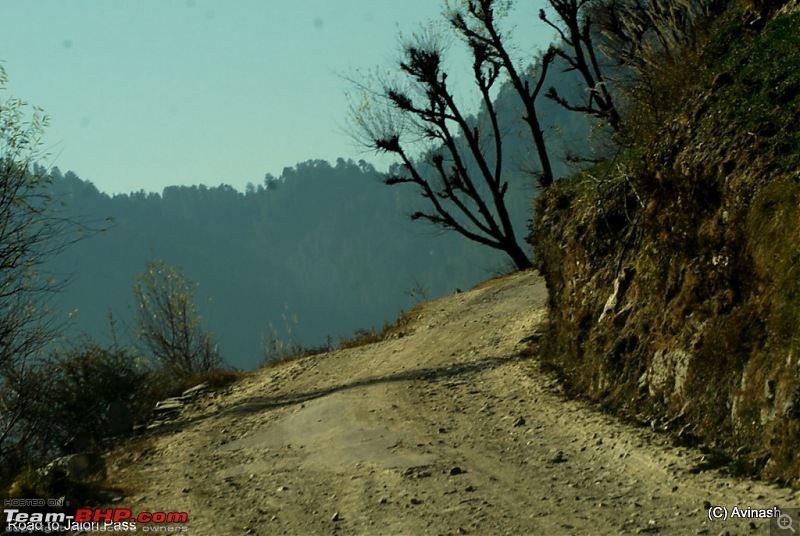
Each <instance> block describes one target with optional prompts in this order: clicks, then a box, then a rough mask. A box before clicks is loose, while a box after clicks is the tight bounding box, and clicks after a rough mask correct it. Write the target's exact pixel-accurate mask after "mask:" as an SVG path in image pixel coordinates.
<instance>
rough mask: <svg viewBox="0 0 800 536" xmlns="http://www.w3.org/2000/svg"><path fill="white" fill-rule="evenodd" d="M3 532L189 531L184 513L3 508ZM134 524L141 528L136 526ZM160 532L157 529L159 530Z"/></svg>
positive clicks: (121, 509) (100, 509) (116, 509)
mask: <svg viewBox="0 0 800 536" xmlns="http://www.w3.org/2000/svg"><path fill="white" fill-rule="evenodd" d="M4 512H5V524H6V531H7V532H9V533H11V532H23V533H24V532H39V533H41V532H45V533H58V532H68V531H84V532H136V531H137V530H141V532H164V530H163V529H164V527H158V526H147V525H145V524H154V525H164V524H170V525H177V524H181V525H183V526H179V527H176V526H173V527H170V528H171V530H169V532H188V528H187V527H186V523H187V521H188V520H189V515H188V514H187V513H186V512H140V513H138V514H136V515H133V512H131V511H130V510H129V509H127V508H107V509H102V508H95V509H89V508H79V509H78V510H77V511H76V512H75V514H74V515H67V514H65V513H63V512H22V511H20V510H19V509H16V508H6V509H5V510H4ZM137 523H139V524H140V525H145V526H140V527H137ZM159 529H160V530H159Z"/></svg>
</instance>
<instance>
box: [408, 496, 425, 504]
mask: <svg viewBox="0 0 800 536" xmlns="http://www.w3.org/2000/svg"><path fill="white" fill-rule="evenodd" d="M410 502H411V504H422V499H417V498H416V497H411V501H410Z"/></svg>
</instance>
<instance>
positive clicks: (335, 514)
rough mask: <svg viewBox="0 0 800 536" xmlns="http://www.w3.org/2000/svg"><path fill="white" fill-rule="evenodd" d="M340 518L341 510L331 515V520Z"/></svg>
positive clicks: (334, 520)
mask: <svg viewBox="0 0 800 536" xmlns="http://www.w3.org/2000/svg"><path fill="white" fill-rule="evenodd" d="M340 519H341V516H340V515H339V512H334V513H333V515H332V516H331V521H333V522H336V521H339V520H340Z"/></svg>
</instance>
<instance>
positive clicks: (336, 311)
mask: <svg viewBox="0 0 800 536" xmlns="http://www.w3.org/2000/svg"><path fill="white" fill-rule="evenodd" d="M553 83H554V84H556V85H559V86H560V87H561V90H562V92H563V91H568V87H569V85H570V79H569V75H562V76H560V77H555V78H554V82H553ZM496 102H497V108H498V110H499V116H500V119H501V122H502V123H503V125H504V131H505V132H506V137H505V138H504V146H505V150H504V154H503V167H504V169H505V170H506V171H505V177H506V180H507V181H508V182H509V184H510V188H509V192H508V193H507V195H506V203H507V205H508V208H509V211H510V214H511V216H512V218H513V222H514V225H515V227H516V228H517V229H518V233H519V235H520V236H521V235H522V234H523V231H524V229H525V226H526V225H527V222H528V221H529V220H530V218H531V215H532V203H531V199H532V198H533V196H534V195H535V186H534V184H535V179H534V178H533V171H535V168H536V165H535V163H533V162H535V159H534V158H532V156H531V155H530V150H531V149H530V148H531V143H530V140H529V139H528V138H527V137H526V134H525V132H524V130H522V129H521V128H520V127H519V118H520V116H521V114H522V107H521V104H520V103H519V101H518V98H516V97H515V93H514V92H513V90H512V89H511V88H510V87H509V86H505V87H504V88H502V89H501V91H500V92H499V94H498V96H497V98H496ZM544 103H545V104H544V105H543V107H542V108H543V112H542V113H543V117H544V118H545V119H544V124H545V127H546V128H547V130H548V133H549V137H550V138H551V139H552V140H553V152H554V155H555V156H556V158H555V164H556V171H557V175H558V176H562V175H566V174H568V173H569V172H570V171H571V167H570V165H568V164H567V163H566V160H567V158H566V157H567V155H568V154H575V153H576V152H578V153H579V152H581V151H585V150H588V149H587V148H588V146H587V145H585V144H584V145H583V146H577V145H576V144H575V143H574V140H575V139H580V138H581V137H583V138H584V139H585V137H586V134H587V133H588V129H589V121H588V120H587V119H586V118H585V117H583V116H581V115H580V114H574V113H571V112H568V111H566V110H564V109H563V108H561V107H560V106H558V105H557V104H556V103H554V102H549V101H544ZM480 117H481V112H480V110H478V111H477V115H476V119H475V120H476V121H480ZM52 176H53V179H54V182H53V193H54V195H55V197H56V198H57V199H59V200H60V204H61V206H62V211H63V213H64V215H66V216H68V217H74V218H77V219H85V220H86V221H88V222H89V223H90V227H92V226H93V227H96V228H103V229H106V230H105V231H104V232H101V233H94V234H91V233H90V236H89V237H88V238H87V239H86V240H82V241H80V242H78V243H77V244H76V245H75V246H74V247H72V248H70V249H69V250H68V251H66V252H64V253H63V254H62V255H60V256H59V257H58V258H56V259H54V261H53V262H52V263H51V265H50V266H49V267H48V269H49V270H50V271H52V272H54V273H55V274H57V275H58V276H59V277H62V278H63V277H67V278H68V279H69V284H68V285H67V286H66V287H65V290H64V292H63V293H61V294H60V295H58V296H56V298H55V300H54V305H55V306H56V307H57V308H58V309H59V310H60V314H62V315H66V314H68V313H69V312H71V311H75V310H77V314H75V315H73V321H72V331H73V333H74V332H75V331H85V332H86V333H88V334H90V335H92V336H93V337H96V338H99V339H100V340H101V341H102V340H104V339H106V338H107V337H108V332H109V329H108V313H109V311H111V312H112V313H113V314H114V316H115V317H117V319H118V320H120V321H121V323H122V324H123V325H125V324H126V323H127V322H128V319H129V317H130V313H131V311H130V307H131V306H132V303H133V296H132V280H133V278H134V276H135V275H136V274H137V273H139V272H141V271H142V270H143V269H144V266H145V264H146V262H148V261H149V260H152V259H163V260H165V261H166V262H167V263H169V264H171V265H174V266H176V267H179V268H182V269H183V270H184V271H185V272H186V274H187V275H188V276H189V277H190V278H191V279H192V280H194V281H195V282H196V283H198V284H199V289H198V296H197V298H198V299H197V305H198V307H199V309H200V312H201V314H202V317H203V321H204V325H205V326H206V327H207V328H208V329H210V330H212V331H213V332H215V335H216V339H217V341H218V343H219V346H220V351H221V353H222V354H223V356H224V357H225V359H226V360H227V361H228V362H229V363H230V364H232V365H235V366H237V367H243V368H251V367H253V366H256V365H258V364H259V363H260V362H261V360H262V357H263V355H262V351H261V346H262V342H263V340H264V338H265V337H266V338H269V337H271V336H277V337H279V338H281V339H282V340H284V341H285V342H294V343H301V344H306V345H318V344H321V343H323V342H324V341H325V340H326V338H327V337H332V338H333V339H334V340H336V339H337V338H338V337H342V336H348V335H350V334H352V333H353V331H354V330H358V329H369V328H370V327H380V326H382V325H383V324H384V323H385V322H387V321H390V320H392V319H394V318H395V317H396V315H397V314H398V313H399V312H400V311H401V310H403V309H407V308H408V307H409V306H411V305H413V304H414V303H415V301H417V300H420V299H423V298H433V297H437V296H441V295H442V294H445V293H448V292H453V291H455V290H456V289H458V288H461V289H464V288H467V287H469V286H471V285H474V284H475V283H477V282H479V281H481V280H483V279H485V278H486V277H487V276H490V275H492V274H495V273H498V272H500V271H504V270H506V268H507V261H505V259H504V257H503V255H501V254H500V253H498V252H496V251H493V250H491V249H489V248H485V247H482V246H479V245H477V244H474V243H472V242H470V241H468V240H466V239H464V238H462V237H460V236H458V235H456V234H454V233H447V232H443V231H442V230H441V229H438V228H435V227H432V226H429V225H428V226H426V225H420V224H419V223H412V222H410V221H409V220H408V214H410V213H412V212H413V211H414V210H416V207H417V206H418V205H419V203H420V202H421V200H420V199H419V196H418V193H417V192H415V191H414V190H413V189H409V188H403V187H399V188H387V187H386V186H384V185H383V184H382V182H383V178H384V174H383V173H381V172H379V171H377V170H376V169H375V168H374V167H373V166H372V165H371V164H369V163H367V162H365V161H363V160H361V161H359V162H354V161H352V160H346V159H343V158H340V159H338V160H337V162H336V163H329V162H326V161H322V160H309V161H306V162H303V163H299V164H297V165H295V166H293V167H287V168H285V169H284V170H283V172H282V173H281V175H280V176H279V177H274V176H272V175H270V174H267V175H266V177H265V178H264V180H263V182H262V183H261V184H258V185H252V184H251V185H248V187H247V188H246V191H245V192H240V191H237V190H236V189H234V188H232V187H230V186H227V185H224V184H222V185H220V186H216V187H207V186H204V185H199V186H171V187H167V188H165V189H164V190H163V192H161V193H160V194H159V193H154V192H144V191H138V192H132V193H130V194H120V195H113V196H109V195H107V194H104V193H102V192H100V191H99V190H98V189H97V188H96V187H95V186H94V185H93V184H92V183H91V182H89V181H84V180H82V179H81V178H79V177H78V175H77V174H76V173H75V172H67V173H63V174H62V173H61V171H60V170H58V169H54V170H52ZM107 219H108V220H109V221H110V222H111V223H110V224H109V223H107V221H106V220H107Z"/></svg>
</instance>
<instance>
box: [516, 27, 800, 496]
mask: <svg viewBox="0 0 800 536" xmlns="http://www.w3.org/2000/svg"><path fill="white" fill-rule="evenodd" d="M726 31H731V32H737V31H739V32H752V33H753V34H754V35H747V36H746V37H747V39H748V40H751V41H749V42H751V45H750V47H752V48H747V47H738V48H731V50H727V49H725V46H722V45H718V46H719V47H720V50H717V49H714V50H707V51H705V52H704V53H705V54H707V55H709V59H708V64H703V63H701V64H700V68H699V69H698V72H697V76H696V80H698V81H699V82H698V84H697V85H696V86H694V87H689V88H687V89H686V95H685V96H684V98H683V102H685V103H687V104H685V105H684V106H682V107H680V108H679V109H678V110H677V111H675V112H674V113H673V114H671V115H669V117H668V118H667V120H666V121H665V122H664V123H663V126H662V127H661V128H660V130H658V131H657V133H656V134H655V135H654V136H653V138H652V139H651V140H650V141H649V142H647V143H645V144H644V146H643V147H642V148H641V152H640V153H637V156H636V157H635V158H630V159H629V160H628V161H625V159H624V158H622V159H620V161H619V162H621V163H619V165H618V166H616V165H615V169H613V170H611V171H608V170H605V171H603V170H601V171H602V178H601V179H600V178H598V177H601V175H600V173H598V170H597V169H594V170H591V171H587V172H585V173H584V174H581V175H579V176H576V177H574V178H572V179H568V180H564V181H561V182H560V183H558V184H556V185H555V186H554V187H553V188H551V189H550V190H549V191H547V192H545V193H544V194H543V195H541V196H539V198H538V200H537V210H536V221H535V224H534V228H533V230H532V234H531V237H530V241H531V243H532V244H533V246H534V249H535V250H536V252H537V261H536V262H537V263H538V268H539V269H540V271H541V272H542V274H543V275H544V277H545V279H546V281H547V285H548V290H549V291H550V304H549V306H550V313H551V322H552V324H551V326H550V332H549V334H548V337H547V344H548V345H549V348H550V356H551V357H550V359H551V361H552V362H553V364H555V365H556V366H557V367H559V368H560V369H561V370H562V371H563V373H564V375H565V376H566V378H567V379H568V381H569V383H570V385H571V387H572V388H573V389H575V390H577V391H580V392H585V393H587V394H589V395H590V396H591V397H592V398H594V399H595V400H599V401H602V402H603V403H604V404H607V405H609V406H612V407H614V408H616V409H617V410H618V411H621V412H622V413H624V414H627V415H630V416H633V417H635V418H637V419H639V420H643V421H646V422H649V423H651V424H653V425H654V426H658V427H667V428H672V429H674V430H676V431H678V432H680V433H681V435H682V436H684V437H696V438H699V439H700V440H702V441H704V442H706V443H707V444H709V445H711V446H712V447H716V448H719V449H720V450H722V451H726V452H728V453H729V454H730V455H731V456H732V457H733V463H734V464H735V465H736V467H737V468H738V469H739V470H743V471H745V472H757V473H760V474H761V475H762V476H764V477H769V478H774V477H777V478H780V479H783V480H788V481H791V480H796V479H800V462H798V460H797V457H796V453H797V445H798V444H800V329H799V328H798V327H799V326H800V315H798V311H800V275H798V269H797V267H798V265H800V250H798V247H797V244H798V243H800V182H798V180H797V178H798V176H800V175H798V173H800V131H798V127H797V125H798V119H799V118H800V82H796V83H794V85H792V88H791V89H789V88H786V87H784V86H783V85H780V84H779V85H777V86H776V85H774V84H773V82H771V81H769V80H771V77H776V76H783V75H782V74H780V72H777V73H772V72H768V71H767V70H766V69H765V70H764V72H760V71H754V72H751V71H747V72H744V71H742V69H744V67H743V65H745V64H749V65H760V64H761V63H760V62H758V61H755V58H757V57H765V56H764V54H766V55H774V56H775V57H776V58H779V59H780V60H781V61H785V62H786V63H785V64H782V65H785V68H786V69H787V71H786V73H785V74H786V76H789V77H791V78H792V79H793V80H797V77H796V76H795V75H794V74H789V73H795V72H797V70H798V69H800V64H798V63H800V59H798V55H797V54H794V55H792V53H789V52H788V49H789V48H791V47H794V48H793V49H792V50H797V45H798V38H797V35H800V14H794V15H792V16H785V17H779V18H776V19H774V20H773V21H771V22H770V23H768V24H767V25H766V26H765V28H764V30H763V31H761V32H760V33H759V32H756V31H753V30H746V29H740V28H737V27H735V26H734V27H733V29H732V30H731V29H726ZM788 36H793V37H788ZM711 42H714V39H713V38H712V40H711ZM790 42H791V43H794V44H791V43H790ZM790 45H791V46H790ZM787 47H788V48H787ZM765 51H769V52H765ZM750 56H752V58H750ZM776 61H778V59H776ZM720 65H724V66H727V67H728V70H727V71H725V72H724V73H723V74H725V76H720V73H719V72H718V71H719V69H720V67H719V66H720ZM781 72H782V71H781ZM759 77H766V79H764V80H763V84H764V85H763V86H761V82H762V81H759V80H760V79H759ZM708 80H716V81H717V82H715V83H707V81H708ZM776 83H777V82H776ZM761 87H763V89H759V88H761ZM754 88H755V89H754ZM781 88H783V89H781ZM753 99H755V100H756V101H757V102H758V103H759V104H758V106H759V108H758V114H755V112H754V108H753V104H752V102H753ZM756 115H757V116H756Z"/></svg>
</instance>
